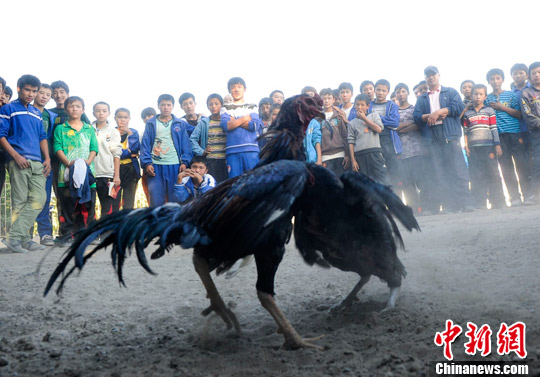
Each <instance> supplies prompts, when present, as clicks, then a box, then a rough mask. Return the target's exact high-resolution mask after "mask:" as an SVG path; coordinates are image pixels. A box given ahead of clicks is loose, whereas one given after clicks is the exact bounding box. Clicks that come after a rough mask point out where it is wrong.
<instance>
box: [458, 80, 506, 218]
mask: <svg viewBox="0 0 540 377" xmlns="http://www.w3.org/2000/svg"><path fill="white" fill-rule="evenodd" d="M486 98H487V88H486V86H485V85H482V84H478V85H475V86H473V89H472V104H471V106H470V108H469V109H468V110H467V111H466V112H465V114H464V116H463V128H464V131H465V150H466V152H467V156H468V157H469V169H470V177H471V192H472V196H473V199H474V201H475V206H476V208H485V207H486V199H488V198H489V202H490V203H491V208H502V207H503V206H504V195H503V191H502V182H501V177H500V175H499V167H498V164H497V157H496V156H498V157H501V155H502V153H503V152H502V150H501V146H500V142H499V133H498V132H497V120H496V115H495V111H494V110H493V109H492V108H491V107H487V106H486V105H485V104H484V101H485V100H486Z"/></svg>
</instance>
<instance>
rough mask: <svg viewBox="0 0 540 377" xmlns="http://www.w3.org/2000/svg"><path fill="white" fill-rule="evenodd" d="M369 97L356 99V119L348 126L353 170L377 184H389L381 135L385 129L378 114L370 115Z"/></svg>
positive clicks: (365, 95)
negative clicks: (380, 139) (380, 140)
mask: <svg viewBox="0 0 540 377" xmlns="http://www.w3.org/2000/svg"><path fill="white" fill-rule="evenodd" d="M369 102H370V100H369V96H368V95H367V94H359V95H357V96H356V98H355V99H354V109H355V112H356V118H354V119H353V120H351V121H350V123H349V124H348V125H347V142H348V143H349V154H350V155H351V162H352V169H353V171H355V172H361V173H363V174H365V175H367V176H369V177H371V178H373V179H374V180H376V181H377V182H380V183H382V184H388V172H387V171H386V165H385V161H384V157H383V155H382V149H381V144H380V142H379V134H380V133H381V132H382V130H383V129H384V126H383V123H382V120H381V117H380V116H379V114H377V113H370V114H368V113H367V112H368V108H369Z"/></svg>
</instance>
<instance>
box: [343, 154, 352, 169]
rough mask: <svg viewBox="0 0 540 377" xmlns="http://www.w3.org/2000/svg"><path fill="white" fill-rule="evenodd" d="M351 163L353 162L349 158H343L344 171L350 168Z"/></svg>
mask: <svg viewBox="0 0 540 377" xmlns="http://www.w3.org/2000/svg"><path fill="white" fill-rule="evenodd" d="M350 162H351V161H350V159H349V156H345V157H343V169H345V170H347V169H348V168H349V165H350Z"/></svg>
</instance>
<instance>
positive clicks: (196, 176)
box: [190, 170, 203, 187]
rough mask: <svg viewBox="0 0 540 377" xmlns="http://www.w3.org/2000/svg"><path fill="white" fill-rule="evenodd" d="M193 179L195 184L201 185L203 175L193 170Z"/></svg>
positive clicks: (191, 175)
mask: <svg viewBox="0 0 540 377" xmlns="http://www.w3.org/2000/svg"><path fill="white" fill-rule="evenodd" d="M190 177H191V180H192V181H193V186H195V187H199V186H200V185H201V183H202V181H203V177H202V175H200V174H199V173H197V172H196V171H195V170H191V173H190Z"/></svg>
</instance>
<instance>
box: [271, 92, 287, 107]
mask: <svg viewBox="0 0 540 377" xmlns="http://www.w3.org/2000/svg"><path fill="white" fill-rule="evenodd" d="M269 97H270V101H272V105H273V104H274V103H279V104H280V105H283V101H285V95H284V94H283V92H282V91H281V90H274V91H273V92H272V93H270V95H269Z"/></svg>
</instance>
